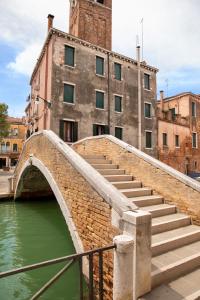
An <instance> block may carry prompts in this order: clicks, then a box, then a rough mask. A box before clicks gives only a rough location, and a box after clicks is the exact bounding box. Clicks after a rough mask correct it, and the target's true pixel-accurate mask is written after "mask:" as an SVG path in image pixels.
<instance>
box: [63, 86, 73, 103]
mask: <svg viewBox="0 0 200 300" xmlns="http://www.w3.org/2000/svg"><path fill="white" fill-rule="evenodd" d="M64 102H68V103H74V86H73V85H70V84H64Z"/></svg>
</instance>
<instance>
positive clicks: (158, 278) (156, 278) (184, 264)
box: [151, 252, 200, 288]
mask: <svg viewBox="0 0 200 300" xmlns="http://www.w3.org/2000/svg"><path fill="white" fill-rule="evenodd" d="M198 265H200V252H199V253H197V254H193V255H190V256H188V257H186V258H183V259H180V260H178V261H176V262H175V263H172V264H169V265H166V266H163V267H159V269H157V270H155V271H153V272H152V273H151V279H152V288H155V287H156V286H158V285H160V284H162V283H166V282H169V281H171V280H175V279H177V278H178V277H180V276H183V275H186V274H187V273H189V272H192V271H193V270H195V269H196V268H197V267H198Z"/></svg>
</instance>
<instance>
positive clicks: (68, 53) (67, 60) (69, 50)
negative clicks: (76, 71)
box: [65, 46, 74, 67]
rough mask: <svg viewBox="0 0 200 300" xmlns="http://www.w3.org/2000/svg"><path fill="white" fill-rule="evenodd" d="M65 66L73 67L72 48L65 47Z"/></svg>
mask: <svg viewBox="0 0 200 300" xmlns="http://www.w3.org/2000/svg"><path fill="white" fill-rule="evenodd" d="M65 65H68V66H71V67H74V48H73V47H70V46H65Z"/></svg>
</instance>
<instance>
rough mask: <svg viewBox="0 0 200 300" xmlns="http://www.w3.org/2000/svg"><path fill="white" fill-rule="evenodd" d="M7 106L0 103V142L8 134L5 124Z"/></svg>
mask: <svg viewBox="0 0 200 300" xmlns="http://www.w3.org/2000/svg"><path fill="white" fill-rule="evenodd" d="M7 117H8V105H6V104H5V103H0V140H2V138H4V137H7V136H8V134H9V127H10V126H9V124H8V122H7Z"/></svg>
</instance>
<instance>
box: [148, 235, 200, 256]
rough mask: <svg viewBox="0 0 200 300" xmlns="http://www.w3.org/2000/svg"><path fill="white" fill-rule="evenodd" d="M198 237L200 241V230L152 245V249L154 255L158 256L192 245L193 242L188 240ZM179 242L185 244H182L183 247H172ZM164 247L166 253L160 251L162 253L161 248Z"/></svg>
mask: <svg viewBox="0 0 200 300" xmlns="http://www.w3.org/2000/svg"><path fill="white" fill-rule="evenodd" d="M196 235H199V239H200V229H199V230H197V231H194V232H190V233H186V234H183V235H179V236H177V237H174V238H171V239H167V240H164V241H162V242H159V243H155V244H152V247H151V249H152V255H153V256H156V255H159V254H161V253H166V252H168V251H170V250H173V249H177V248H180V247H181V246H184V245H188V244H190V243H192V241H187V238H192V237H193V238H195V236H196ZM177 241H180V242H183V243H182V244H181V246H178V247H170V245H172V244H173V243H175V242H177ZM184 242H185V243H184ZM163 246H165V251H164V252H163V251H161V249H160V251H161V252H160V251H159V248H163ZM157 252H158V253H159V254H158V253H157Z"/></svg>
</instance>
